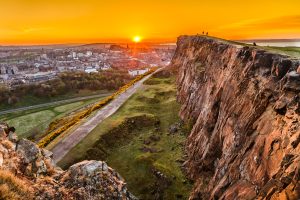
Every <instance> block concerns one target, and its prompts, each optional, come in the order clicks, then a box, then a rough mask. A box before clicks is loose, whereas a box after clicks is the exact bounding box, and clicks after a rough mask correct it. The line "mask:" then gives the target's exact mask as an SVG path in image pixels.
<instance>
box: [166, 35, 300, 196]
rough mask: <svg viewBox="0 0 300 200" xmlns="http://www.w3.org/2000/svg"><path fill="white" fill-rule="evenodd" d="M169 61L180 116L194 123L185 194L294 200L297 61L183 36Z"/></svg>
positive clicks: (298, 174) (298, 148)
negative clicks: (188, 184)
mask: <svg viewBox="0 0 300 200" xmlns="http://www.w3.org/2000/svg"><path fill="white" fill-rule="evenodd" d="M171 65H172V66H174V67H176V68H178V79H177V83H178V100H179V102H180V103H181V104H182V107H181V111H180V116H181V118H183V119H184V120H185V121H186V122H189V123H192V124H193V128H192V130H191V133H190V135H189V137H188V139H187V142H186V152H187V155H188V159H187V161H186V162H185V164H184V166H185V168H186V170H187V173H188V175H189V176H190V177H191V178H192V179H193V180H194V181H195V185H194V189H193V192H192V194H191V199H289V200H291V199H299V198H300V186H299V180H300V160H299V159H300V158H299V153H300V145H299V142H300V122H299V121H300V117H299V114H300V94H299V93H300V67H299V65H300V62H299V60H297V59H291V58H289V57H288V56H284V55H279V54H275V53H271V52H267V51H264V50H261V49H258V48H254V47H248V46H239V45H236V44H234V43H230V42H226V41H221V40H218V39H212V38H208V37H200V36H181V37H179V39H178V42H177V50H176V52H175V55H174V58H173V60H172V63H171Z"/></svg>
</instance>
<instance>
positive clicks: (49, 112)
mask: <svg viewBox="0 0 300 200" xmlns="http://www.w3.org/2000/svg"><path fill="white" fill-rule="evenodd" d="M101 99H102V98H97V99H89V100H82V101H78V102H74V103H68V104H64V105H59V106H54V107H46V108H41V109H35V110H29V111H22V112H19V113H14V114H7V115H4V116H1V117H0V120H1V121H5V122H7V123H8V124H9V125H10V126H13V127H15V128H16V130H17V133H18V135H19V137H26V138H27V137H31V136H33V135H35V137H40V136H41V135H42V133H43V132H44V131H45V130H46V129H47V127H48V125H49V124H50V123H51V122H52V121H53V120H55V119H58V118H60V117H63V116H65V115H67V114H68V113H70V112H73V111H75V110H77V109H80V108H81V107H83V106H86V105H88V104H91V103H94V102H97V101H99V100H101Z"/></svg>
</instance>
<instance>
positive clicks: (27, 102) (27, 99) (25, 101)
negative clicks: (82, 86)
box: [0, 90, 108, 110]
mask: <svg viewBox="0 0 300 200" xmlns="http://www.w3.org/2000/svg"><path fill="white" fill-rule="evenodd" d="M105 93H108V91H106V90H99V91H90V90H80V91H79V92H78V93H71V94H65V95H61V96H57V97H51V98H49V97H35V96H33V95H30V94H29V95H27V96H24V97H23V98H22V99H21V100H20V101H19V102H18V103H16V104H14V105H8V104H3V105H0V110H8V109H14V108H20V107H26V106H32V105H37V104H42V103H50V102H54V101H60V100H66V99H72V98H76V97H85V96H91V95H97V94H105Z"/></svg>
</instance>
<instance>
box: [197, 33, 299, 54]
mask: <svg viewBox="0 0 300 200" xmlns="http://www.w3.org/2000/svg"><path fill="white" fill-rule="evenodd" d="M202 37H206V38H210V39H215V40H219V41H221V42H223V43H226V44H233V45H239V46H249V47H255V48H257V49H262V50H266V51H269V52H272V53H277V54H282V55H287V56H290V57H292V58H300V47H276V46H259V45H258V46H253V45H252V44H247V43H242V42H237V41H231V40H226V39H222V38H217V37H213V36H202Z"/></svg>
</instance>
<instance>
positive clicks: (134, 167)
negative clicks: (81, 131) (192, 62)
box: [58, 71, 191, 199]
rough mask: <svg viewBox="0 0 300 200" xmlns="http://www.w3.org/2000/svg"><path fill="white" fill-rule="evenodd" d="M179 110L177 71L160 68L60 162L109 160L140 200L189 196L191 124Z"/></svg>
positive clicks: (61, 163) (66, 163)
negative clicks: (186, 170) (185, 166)
mask: <svg viewBox="0 0 300 200" xmlns="http://www.w3.org/2000/svg"><path fill="white" fill-rule="evenodd" d="M179 108H180V107H179V104H178V103H177V102H176V86H175V77H174V75H172V74H170V73H169V72H167V71H161V72H158V73H157V74H154V75H153V77H151V78H150V79H148V80H147V81H145V82H144V86H143V87H142V88H141V89H139V90H138V91H137V92H136V93H135V94H134V95H133V96H132V97H130V99H129V100H128V101H126V103H125V104H124V105H123V106H122V107H121V108H120V109H119V110H118V111H117V112H116V113H115V114H113V115H112V116H111V117H109V118H107V119H105V120H104V121H103V122H102V123H100V124H99V125H98V126H97V127H96V128H95V129H93V130H92V131H91V132H90V133H89V135H87V136H86V137H85V138H84V139H83V140H82V141H81V142H80V143H79V144H78V145H76V146H75V147H74V148H72V149H71V151H70V152H69V153H68V154H67V155H66V156H65V157H64V158H63V159H62V160H61V161H59V162H58V165H59V166H62V167H63V168H67V167H69V166H70V165H72V164H73V163H76V162H79V161H81V160H86V159H89V160H105V161H107V163H108V164H109V165H110V166H111V167H113V168H114V169H116V170H117V171H118V172H119V173H120V174H121V175H122V176H123V177H124V178H125V180H126V181H127V184H128V188H129V190H130V191H132V193H133V194H134V195H136V196H137V197H139V198H141V199H153V198H154V197H155V196H156V197H157V198H163V199H186V198H187V197H188V194H189V191H190V189H191V183H190V181H189V180H187V179H186V177H185V175H184V174H183V172H182V169H181V165H182V162H183V156H184V142H185V138H186V135H187V134H188V128H187V127H185V125H184V124H183V122H181V120H180V119H179V117H178V111H179ZM157 173H158V174H159V175H157Z"/></svg>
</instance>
